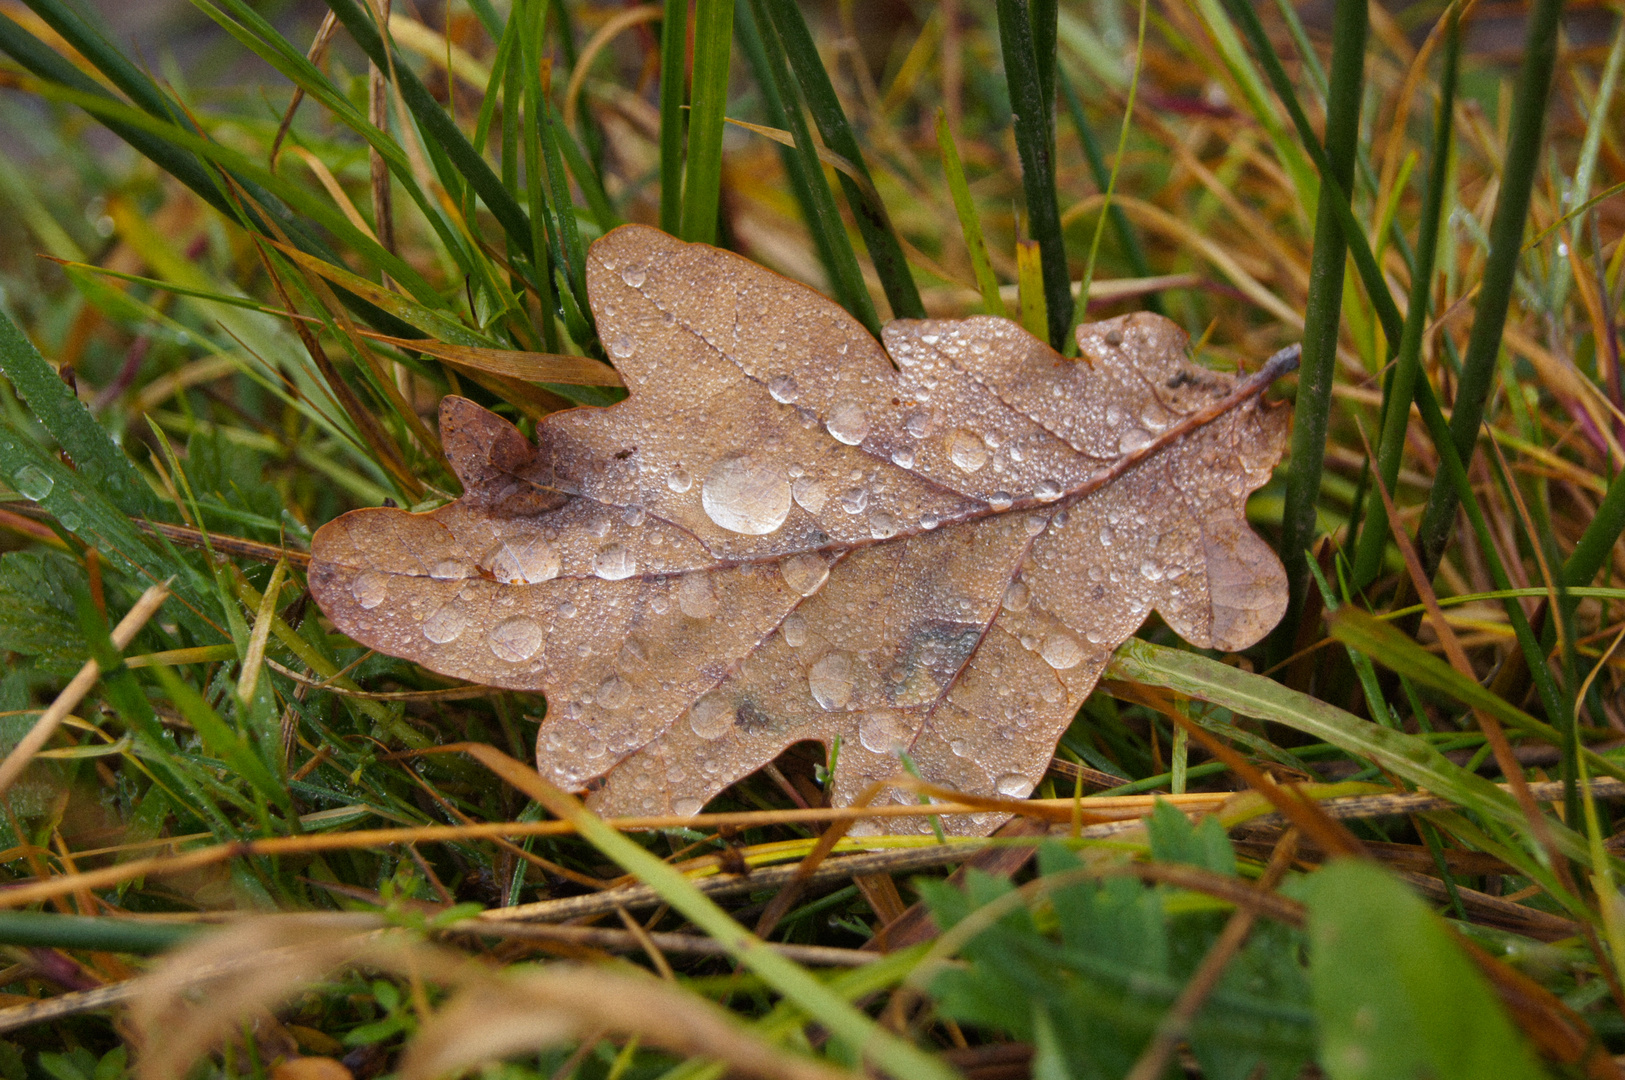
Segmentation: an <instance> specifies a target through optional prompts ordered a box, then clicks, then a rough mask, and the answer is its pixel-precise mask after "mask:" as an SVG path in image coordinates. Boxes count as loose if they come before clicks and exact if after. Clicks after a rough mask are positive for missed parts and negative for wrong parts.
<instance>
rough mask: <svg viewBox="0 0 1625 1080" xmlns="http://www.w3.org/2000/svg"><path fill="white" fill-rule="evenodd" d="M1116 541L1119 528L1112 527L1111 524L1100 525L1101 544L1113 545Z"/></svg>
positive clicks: (1104, 545)
mask: <svg viewBox="0 0 1625 1080" xmlns="http://www.w3.org/2000/svg"><path fill="white" fill-rule="evenodd" d="M1116 542H1117V530H1116V529H1114V528H1112V527H1111V526H1110V525H1102V526H1101V527H1100V546H1101V547H1111V546H1112V545H1113V544H1115V543H1116Z"/></svg>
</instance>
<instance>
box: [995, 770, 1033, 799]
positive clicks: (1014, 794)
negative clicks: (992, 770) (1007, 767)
mask: <svg viewBox="0 0 1625 1080" xmlns="http://www.w3.org/2000/svg"><path fill="white" fill-rule="evenodd" d="M993 787H994V790H996V791H998V793H999V794H1000V795H1008V796H1010V797H1011V798H1016V799H1019V798H1022V797H1023V796H1025V795H1026V794H1027V793H1028V792H1029V791H1031V790H1032V789H1033V785H1032V781H1030V780H1028V779H1027V778H1026V777H1025V776H1023V775H1021V774H1020V773H1014V772H1012V773H1005V774H1004V775H1003V776H1001V777H999V778H998V779H997V780H995V781H994V782H993Z"/></svg>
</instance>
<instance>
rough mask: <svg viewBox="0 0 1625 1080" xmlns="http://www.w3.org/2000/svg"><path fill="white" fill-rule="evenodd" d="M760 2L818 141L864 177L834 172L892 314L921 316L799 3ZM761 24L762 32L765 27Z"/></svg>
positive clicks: (898, 245)
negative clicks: (814, 128) (795, 82)
mask: <svg viewBox="0 0 1625 1080" xmlns="http://www.w3.org/2000/svg"><path fill="white" fill-rule="evenodd" d="M763 6H764V7H766V9H767V11H768V13H769V14H770V15H771V16H772V22H773V25H774V27H775V28H776V29H777V30H778V34H779V40H780V42H781V43H782V45H783V48H784V53H785V56H786V57H788V58H789V61H790V68H791V70H792V71H793V72H795V77H796V81H797V83H799V84H800V86H801V93H802V96H803V97H804V98H805V99H806V102H807V108H808V109H809V110H810V111H811V112H812V114H813V122H814V123H816V124H817V125H818V133H819V134H820V135H822V136H823V138H824V144H825V145H826V146H828V147H829V148H830V149H831V150H833V151H835V152H836V153H837V154H840V155H841V156H842V157H844V158H846V160H848V161H850V162H851V163H852V165H853V166H854V167H855V168H856V169H857V171H858V173H859V175H861V176H862V177H863V179H864V180H865V181H866V182H867V187H866V186H865V185H864V184H859V183H857V182H856V181H854V180H853V179H852V178H851V177H849V176H847V175H846V174H845V173H838V174H837V176H838V177H839V180H840V184H841V190H842V191H843V192H845V194H846V201H847V205H849V206H850V207H851V208H852V216H853V217H855V218H856V219H857V222H858V230H859V231H860V232H861V233H862V234H863V242H864V243H865V244H867V245H868V247H869V259H870V261H872V262H873V263H874V266H875V273H876V275H878V276H879V278H880V287H881V288H882V289H884V290H885V293H886V302H887V303H889V304H890V305H891V310H892V317H893V318H897V319H923V318H925V305H924V304H922V303H921V302H920V290H919V289H918V288H917V287H916V286H915V284H914V276H913V274H911V273H910V272H909V268H908V260H907V258H905V257H904V255H903V245H902V242H901V241H900V240H898V239H897V233H896V231H895V230H893V228H892V223H891V217H890V215H888V214H887V213H886V207H885V205H884V204H883V203H881V202H880V200H879V197H878V196H876V195H874V194H873V192H874V183H873V181H872V180H871V179H870V176H869V167H868V166H867V165H866V164H864V161H863V151H862V150H860V149H858V140H857V138H856V136H854V135H853V134H852V125H851V124H850V123H849V122H848V121H847V118H846V111H845V110H844V109H842V108H841V101H840V99H839V98H838V97H836V96H835V87H834V86H833V85H832V84H831V83H830V81H829V72H827V71H825V70H824V62H823V60H822V59H821V58H820V57H819V55H818V48H817V46H816V45H814V44H813V39H812V34H811V32H809V31H808V29H807V23H806V21H805V20H804V19H803V18H802V15H801V9H800V8H799V7H797V6H796V3H795V0H764V5H763ZM763 30H764V32H765V30H766V28H765V27H764V28H763Z"/></svg>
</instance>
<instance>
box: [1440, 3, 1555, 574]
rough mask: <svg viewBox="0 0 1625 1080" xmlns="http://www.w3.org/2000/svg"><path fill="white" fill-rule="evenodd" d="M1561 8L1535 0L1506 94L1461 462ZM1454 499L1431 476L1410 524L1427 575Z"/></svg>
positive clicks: (1517, 241) (1527, 182)
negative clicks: (1507, 114)
mask: <svg viewBox="0 0 1625 1080" xmlns="http://www.w3.org/2000/svg"><path fill="white" fill-rule="evenodd" d="M1562 14H1563V0H1535V2H1534V5H1533V7H1532V8H1531V9H1530V12H1529V24H1528V27H1527V28H1526V30H1525V31H1524V41H1523V45H1524V54H1523V65H1522V68H1521V69H1520V70H1519V72H1518V89H1517V92H1516V96H1515V98H1514V100H1513V106H1512V131H1511V137H1510V138H1509V139H1508V142H1507V155H1506V161H1505V163H1504V165H1503V167H1502V173H1501V190H1500V195H1499V196H1498V197H1497V199H1496V202H1495V216H1494V217H1493V218H1492V219H1491V221H1490V253H1489V257H1488V258H1487V259H1486V260H1485V263H1484V276H1483V279H1482V282H1481V284H1480V286H1479V292H1478V302H1477V304H1476V305H1475V309H1474V310H1475V314H1474V317H1473V329H1472V333H1471V335H1470V336H1469V337H1468V339H1467V352H1466V354H1465V355H1464V357H1463V359H1462V366H1461V379H1460V381H1459V382H1458V383H1457V386H1456V396H1455V401H1454V410H1453V412H1452V414H1451V417H1450V436H1451V438H1452V439H1453V440H1454V442H1455V446H1456V453H1457V454H1458V455H1459V456H1460V457H1461V459H1462V460H1463V461H1468V460H1470V459H1471V458H1472V455H1473V448H1474V446H1475V445H1476V444H1477V442H1478V428H1479V424H1480V423H1481V422H1482V420H1483V419H1484V404H1485V402H1486V400H1487V399H1488V397H1489V392H1490V386H1491V384H1492V382H1493V380H1494V375H1495V359H1496V356H1497V355H1498V354H1499V353H1500V351H1501V332H1502V330H1503V329H1504V328H1505V326H1506V318H1507V307H1508V305H1509V304H1510V303H1511V301H1512V289H1513V284H1514V282H1515V279H1516V277H1517V273H1518V258H1519V256H1520V255H1521V254H1522V249H1523V233H1524V226H1525V224H1526V219H1527V217H1528V214H1529V197H1530V193H1531V191H1532V190H1533V188H1534V184H1535V173H1536V172H1537V170H1538V169H1539V167H1540V153H1541V132H1542V128H1543V126H1544V121H1545V116H1546V99H1547V97H1548V95H1549V93H1550V91H1551V85H1552V72H1553V69H1554V68H1555V66H1556V61H1557V34H1558V30H1559V27H1560V25H1561V21H1562ZM1457 502H1458V500H1457V496H1456V489H1455V486H1454V485H1452V484H1448V483H1442V482H1440V481H1438V480H1435V481H1434V484H1433V490H1432V491H1431V492H1430V493H1429V495H1428V504H1427V509H1426V510H1424V511H1423V514H1422V524H1421V525H1420V527H1419V528H1418V529H1417V542H1418V543H1417V546H1418V548H1419V549H1420V554H1421V557H1422V568H1423V569H1424V570H1426V571H1427V572H1428V573H1430V574H1431V573H1433V572H1434V571H1435V570H1436V569H1437V568H1438V565H1439V560H1440V558H1442V557H1443V555H1444V549H1445V545H1446V544H1447V543H1448V542H1449V539H1450V529H1451V526H1452V525H1453V524H1454V523H1455V517H1456V505H1457Z"/></svg>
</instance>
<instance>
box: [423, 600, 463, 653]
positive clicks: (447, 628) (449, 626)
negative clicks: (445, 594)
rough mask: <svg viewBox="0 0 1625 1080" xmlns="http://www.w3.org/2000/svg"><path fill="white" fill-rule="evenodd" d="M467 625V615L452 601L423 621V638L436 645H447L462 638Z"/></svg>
mask: <svg viewBox="0 0 1625 1080" xmlns="http://www.w3.org/2000/svg"><path fill="white" fill-rule="evenodd" d="M468 623H469V618H468V615H467V614H466V613H464V611H463V609H462V608H461V607H460V606H459V605H458V604H457V603H456V602H455V601H454V602H452V603H450V604H445V605H443V606H442V607H441V608H440V610H439V611H436V612H435V613H434V614H433V615H430V616H429V617H428V618H427V619H424V620H423V636H424V637H426V638H428V639H429V640H430V641H432V642H434V643H435V644H436V645H449V644H451V643H452V642H453V641H456V640H457V639H458V638H460V637H462V636H463V631H464V630H466V629H468Z"/></svg>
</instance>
